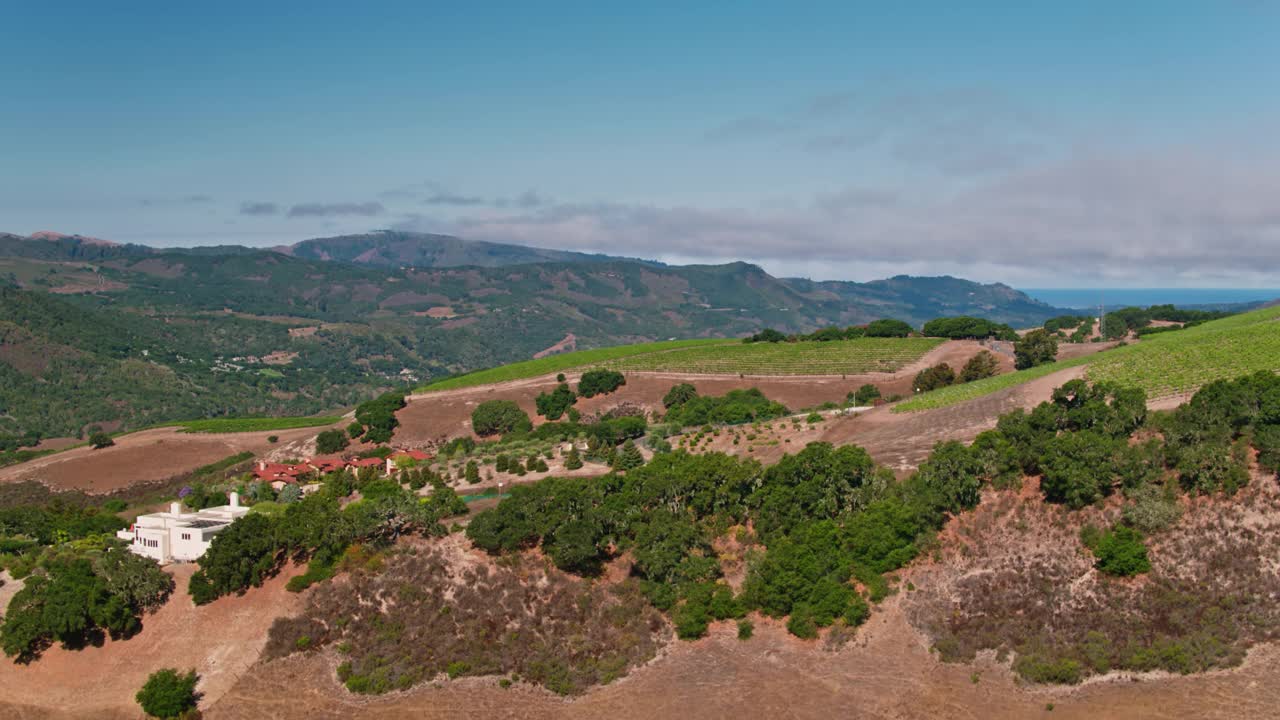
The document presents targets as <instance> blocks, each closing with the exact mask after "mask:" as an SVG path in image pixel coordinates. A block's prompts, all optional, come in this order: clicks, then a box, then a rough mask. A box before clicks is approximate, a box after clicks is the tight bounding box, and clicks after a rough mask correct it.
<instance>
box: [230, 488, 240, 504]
mask: <svg viewBox="0 0 1280 720" xmlns="http://www.w3.org/2000/svg"><path fill="white" fill-rule="evenodd" d="M231 507H233V508H238V507H240V493H238V492H236V491H235V490H232V491H231Z"/></svg>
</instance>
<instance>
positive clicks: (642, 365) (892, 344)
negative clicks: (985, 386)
mask: <svg viewBox="0 0 1280 720" xmlns="http://www.w3.org/2000/svg"><path fill="white" fill-rule="evenodd" d="M943 342H946V341H945V340H941V339H939V338H859V339H857V340H836V341H832V342H799V343H785V342H781V343H750V344H745V343H741V342H738V343H733V344H728V345H714V346H710V347H695V348H686V349H683V350H673V351H671V352H664V353H657V354H648V355H637V356H633V357H627V358H619V359H616V360H611V361H609V362H606V363H603V365H605V366H606V367H611V368H615V369H618V370H624V371H625V370H638V371H653V372H680V373H692V374H707V375H737V374H743V375H858V374H862V373H870V372H895V371H897V370H899V369H901V368H902V367H903V366H904V365H907V364H910V363H912V362H914V361H916V360H918V359H919V358H920V357H921V356H923V355H924V354H925V353H927V352H929V351H930V350H932V349H934V348H936V347H937V346H938V345H941V344H942V343H943Z"/></svg>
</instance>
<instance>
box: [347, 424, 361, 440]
mask: <svg viewBox="0 0 1280 720" xmlns="http://www.w3.org/2000/svg"><path fill="white" fill-rule="evenodd" d="M347 434H348V435H350V436H351V439H352V440H355V439H356V438H358V437H360V436H361V435H363V434H364V425H361V424H360V423H359V422H353V423H351V424H350V425H348V426H347Z"/></svg>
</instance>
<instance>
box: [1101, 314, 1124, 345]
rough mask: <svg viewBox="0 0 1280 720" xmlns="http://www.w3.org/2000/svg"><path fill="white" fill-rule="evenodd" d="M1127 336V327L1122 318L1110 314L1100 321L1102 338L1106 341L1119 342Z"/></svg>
mask: <svg viewBox="0 0 1280 720" xmlns="http://www.w3.org/2000/svg"><path fill="white" fill-rule="evenodd" d="M1128 334H1129V325H1128V323H1126V322H1125V321H1124V318H1123V317H1122V316H1120V315H1118V314H1115V313H1112V314H1110V315H1107V316H1106V317H1105V318H1103V320H1102V336H1103V337H1104V338H1106V339H1108V340H1119V339H1120V338H1123V337H1125V336H1126V335H1128Z"/></svg>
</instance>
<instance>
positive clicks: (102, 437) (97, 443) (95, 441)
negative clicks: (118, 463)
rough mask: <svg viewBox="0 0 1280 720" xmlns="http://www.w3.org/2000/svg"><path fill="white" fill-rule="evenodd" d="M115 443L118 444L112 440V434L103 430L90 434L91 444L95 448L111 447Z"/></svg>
mask: <svg viewBox="0 0 1280 720" xmlns="http://www.w3.org/2000/svg"><path fill="white" fill-rule="evenodd" d="M115 444H116V441H115V440H112V439H111V436H110V435H108V434H106V433H104V432H101V431H99V432H96V433H93V434H92V435H90V436H89V445H90V447H92V448H93V449H94V450H101V449H102V448H105V447H111V446H112V445H115Z"/></svg>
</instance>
